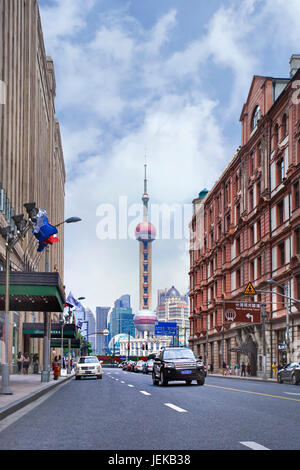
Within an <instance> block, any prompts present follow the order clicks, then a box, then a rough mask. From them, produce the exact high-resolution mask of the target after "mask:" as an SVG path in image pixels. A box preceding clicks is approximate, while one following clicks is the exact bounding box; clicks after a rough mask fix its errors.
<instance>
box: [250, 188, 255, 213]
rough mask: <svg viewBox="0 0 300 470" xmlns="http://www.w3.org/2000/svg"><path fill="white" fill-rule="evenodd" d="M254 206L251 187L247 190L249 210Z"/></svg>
mask: <svg viewBox="0 0 300 470" xmlns="http://www.w3.org/2000/svg"><path fill="white" fill-rule="evenodd" d="M253 208H254V199H253V189H250V191H249V210H250V211H252V210H253Z"/></svg>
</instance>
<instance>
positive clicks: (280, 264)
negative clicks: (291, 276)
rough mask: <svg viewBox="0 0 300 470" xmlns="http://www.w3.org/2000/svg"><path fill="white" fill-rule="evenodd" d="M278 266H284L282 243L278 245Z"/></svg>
mask: <svg viewBox="0 0 300 470" xmlns="http://www.w3.org/2000/svg"><path fill="white" fill-rule="evenodd" d="M278 265H279V266H284V265H285V248H284V241H283V242H281V243H279V244H278Z"/></svg>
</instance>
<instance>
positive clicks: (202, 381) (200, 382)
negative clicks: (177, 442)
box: [197, 377, 205, 385]
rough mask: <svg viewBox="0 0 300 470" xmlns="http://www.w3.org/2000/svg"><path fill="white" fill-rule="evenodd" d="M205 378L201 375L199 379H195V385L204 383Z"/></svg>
mask: <svg viewBox="0 0 300 470" xmlns="http://www.w3.org/2000/svg"><path fill="white" fill-rule="evenodd" d="M204 382H205V379H204V377H202V378H201V379H198V380H197V385H204Z"/></svg>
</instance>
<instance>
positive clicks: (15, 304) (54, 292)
mask: <svg viewBox="0 0 300 470" xmlns="http://www.w3.org/2000/svg"><path fill="white" fill-rule="evenodd" d="M9 277H10V279H9V310H10V311H13V310H15V311H19V312H28V311H29V312H63V311H64V306H65V295H64V292H63V288H62V284H61V280H60V277H59V274H58V273H56V272H55V273H38V272H34V273H33V272H23V271H12V272H11V273H10V276H9ZM4 294H5V272H3V271H2V272H0V310H2V311H3V310H4V309H5V298H4Z"/></svg>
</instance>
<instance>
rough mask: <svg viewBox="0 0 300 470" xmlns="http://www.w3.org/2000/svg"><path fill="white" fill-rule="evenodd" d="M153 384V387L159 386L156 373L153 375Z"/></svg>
mask: <svg viewBox="0 0 300 470" xmlns="http://www.w3.org/2000/svg"><path fill="white" fill-rule="evenodd" d="M152 382H153V385H158V384H159V380H158V379H157V378H156V377H155V374H154V372H153V373H152Z"/></svg>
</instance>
